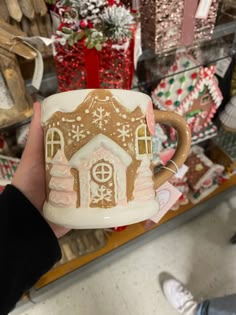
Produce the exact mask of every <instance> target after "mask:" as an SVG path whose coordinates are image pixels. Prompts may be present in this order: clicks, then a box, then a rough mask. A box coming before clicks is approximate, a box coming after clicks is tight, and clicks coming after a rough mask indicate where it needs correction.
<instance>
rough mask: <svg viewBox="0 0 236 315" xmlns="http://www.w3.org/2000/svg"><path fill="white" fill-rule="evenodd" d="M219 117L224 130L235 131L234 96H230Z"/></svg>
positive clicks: (235, 109)
mask: <svg viewBox="0 0 236 315" xmlns="http://www.w3.org/2000/svg"><path fill="white" fill-rule="evenodd" d="M219 118H220V121H221V124H222V126H223V127H224V128H225V129H226V130H228V131H231V132H236V96H234V97H232V98H231V100H230V102H229V103H228V104H226V106H225V108H224V110H223V111H222V112H221V113H220V116H219Z"/></svg>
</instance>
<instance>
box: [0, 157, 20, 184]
mask: <svg viewBox="0 0 236 315" xmlns="http://www.w3.org/2000/svg"><path fill="white" fill-rule="evenodd" d="M19 163H20V160H19V159H15V158H11V157H8V156H4V155H0V180H1V181H6V182H10V181H11V180H12V178H13V176H14V174H15V172H16V169H17V167H18V165H19Z"/></svg>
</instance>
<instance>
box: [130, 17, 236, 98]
mask: <svg viewBox="0 0 236 315" xmlns="http://www.w3.org/2000/svg"><path fill="white" fill-rule="evenodd" d="M235 29H236V21H235V22H230V23H226V24H221V25H217V26H216V27H215V30H214V33H213V35H212V38H211V39H210V40H207V41H204V42H202V43H201V44H198V45H195V46H190V47H183V48H180V49H177V50H176V49H175V50H173V51H170V52H168V53H167V54H165V55H157V54H155V53H154V52H153V51H151V50H145V51H143V54H142V55H141V56H140V58H139V61H138V65H137V71H136V74H137V77H138V80H137V82H136V83H135V84H134V86H133V88H134V89H140V90H143V91H147V92H149V90H150V87H151V89H152V88H153V87H154V86H155V85H156V84H157V83H158V82H159V81H160V80H162V79H164V78H168V77H170V76H172V73H171V72H170V71H169V68H170V66H171V65H172V64H173V63H174V61H175V59H176V55H177V54H178V53H184V52H186V53H189V54H191V55H192V56H193V57H194V58H195V59H196V61H197V65H196V67H195V66H194V67H193V66H190V67H188V68H186V69H185V70H184V71H191V70H193V69H196V68H197V67H199V66H208V65H211V64H216V63H217V62H218V61H220V60H224V59H227V58H229V57H232V56H233V55H234V54H235V53H236V36H235ZM182 72H183V71H179V72H175V74H177V73H182Z"/></svg>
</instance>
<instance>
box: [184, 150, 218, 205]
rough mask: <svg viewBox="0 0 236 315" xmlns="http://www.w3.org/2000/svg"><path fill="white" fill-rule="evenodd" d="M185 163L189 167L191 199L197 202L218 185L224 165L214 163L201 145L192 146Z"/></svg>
mask: <svg viewBox="0 0 236 315" xmlns="http://www.w3.org/2000/svg"><path fill="white" fill-rule="evenodd" d="M185 164H186V165H187V166H188V167H189V170H188V172H187V174H186V177H187V179H188V185H189V188H190V192H189V199H190V200H191V202H192V203H197V202H199V201H200V200H202V199H203V198H205V197H206V196H207V195H209V194H210V193H211V192H213V191H214V190H215V189H216V188H217V187H218V184H219V181H220V180H221V177H222V174H223V172H224V167H223V166H222V165H219V164H214V163H213V162H212V161H211V160H210V159H209V158H208V157H207V156H206V155H205V154H204V149H203V148H201V147H199V146H194V147H192V149H191V153H190V155H189V157H188V159H187V161H186V162H185Z"/></svg>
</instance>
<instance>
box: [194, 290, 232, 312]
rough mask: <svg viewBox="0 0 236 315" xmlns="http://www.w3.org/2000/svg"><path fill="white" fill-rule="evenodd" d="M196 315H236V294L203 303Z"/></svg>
mask: <svg viewBox="0 0 236 315" xmlns="http://www.w3.org/2000/svg"><path fill="white" fill-rule="evenodd" d="M196 315H236V294H233V295H228V296H223V297H219V298H214V299H211V300H207V301H204V302H203V303H201V304H200V305H199V307H198V309H197V314H196Z"/></svg>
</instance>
